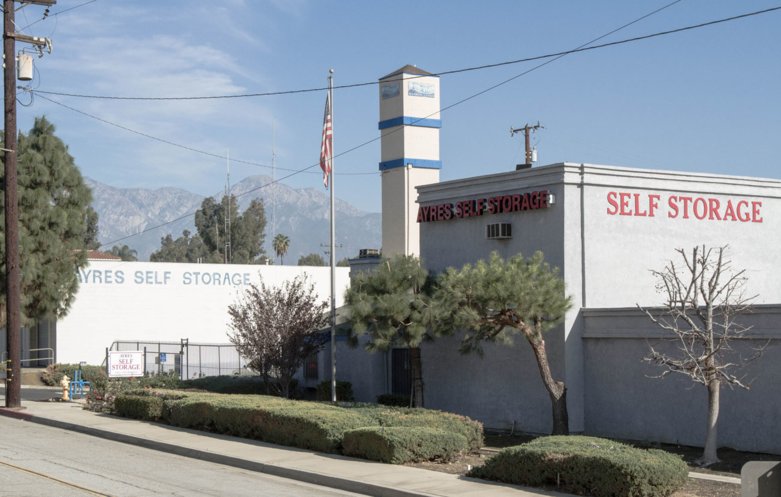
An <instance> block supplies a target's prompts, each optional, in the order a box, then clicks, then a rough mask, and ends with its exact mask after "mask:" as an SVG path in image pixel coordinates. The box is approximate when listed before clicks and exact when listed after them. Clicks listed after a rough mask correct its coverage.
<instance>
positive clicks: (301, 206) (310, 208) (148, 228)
mask: <svg viewBox="0 0 781 497" xmlns="http://www.w3.org/2000/svg"><path fill="white" fill-rule="evenodd" d="M85 181H86V182H87V184H88V185H89V187H90V188H91V189H92V196H93V201H92V207H93V208H94V209H95V211H96V212H97V213H98V219H99V221H98V228H99V235H98V237H99V240H100V243H101V244H104V245H103V247H101V248H102V249H103V250H110V249H111V247H113V246H114V245H119V246H122V245H127V246H129V247H130V248H132V249H134V250H135V251H136V252H137V254H138V260H140V261H146V260H149V255H150V254H151V253H152V252H154V251H155V250H157V249H159V248H160V240H161V238H163V237H165V236H166V235H168V234H170V235H171V236H173V237H174V238H177V237H179V236H181V234H182V231H183V230H189V231H190V232H191V233H196V232H197V230H196V229H195V211H196V210H198V209H199V208H200V206H201V202H203V200H204V198H205V197H204V196H202V195H198V194H196V193H192V192H189V191H187V190H182V189H179V188H158V189H145V188H117V187H113V186H109V185H106V184H104V183H100V182H97V181H94V180H92V179H89V178H85ZM231 193H232V194H233V195H235V196H236V197H237V199H238V201H239V210H240V211H242V212H243V211H244V209H246V208H247V206H248V205H249V204H250V202H251V201H252V200H253V199H255V198H260V199H261V200H262V201H263V205H264V206H265V209H266V236H265V243H264V248H265V251H266V254H268V255H269V257H271V258H272V259H273V260H274V261H275V262H276V263H279V260H278V258H276V255H275V254H274V251H273V249H272V248H271V241H272V240H273V238H274V236H275V235H276V234H279V233H281V234H284V235H286V236H287V237H288V238H289V239H290V246H289V248H288V252H287V254H286V255H285V256H284V258H283V262H284V263H285V264H296V262H297V261H298V259H299V257H301V256H303V255H307V254H312V253H318V254H320V255H322V256H323V259H324V260H326V262H327V261H328V255H327V251H328V244H329V239H330V237H329V232H330V222H329V197H328V194H327V191H318V190H316V189H314V188H304V189H294V188H290V187H288V186H286V185H283V184H281V183H273V184H272V181H271V178H270V177H268V176H250V177H248V178H245V179H244V180H242V181H241V182H239V183H236V184H235V185H233V186H232V187H231ZM218 200H219V199H218ZM334 209H335V211H336V259H337V260H341V259H343V258H345V257H356V256H357V255H358V251H359V250H360V249H363V248H380V239H381V235H380V233H381V218H380V214H379V213H370V212H363V211H361V210H358V209H356V208H355V207H354V206H352V205H351V204H349V203H347V202H345V201H343V200H339V199H338V198H337V199H335V201H334Z"/></svg>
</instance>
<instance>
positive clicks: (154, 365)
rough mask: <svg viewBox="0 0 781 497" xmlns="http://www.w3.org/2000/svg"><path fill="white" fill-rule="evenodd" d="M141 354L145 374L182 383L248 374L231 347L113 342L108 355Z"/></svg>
mask: <svg viewBox="0 0 781 497" xmlns="http://www.w3.org/2000/svg"><path fill="white" fill-rule="evenodd" d="M129 350H135V351H144V352H145V363H146V364H145V366H146V368H145V371H147V372H148V373H152V374H172V373H173V374H175V375H177V376H178V377H179V378H181V379H183V380H187V379H192V378H202V377H204V376H221V375H243V374H251V373H250V372H249V371H248V370H247V368H246V367H245V364H246V361H244V360H243V359H242V358H241V356H240V355H239V352H238V351H237V350H236V347H235V346H234V345H232V344H210V343H190V341H189V340H188V339H186V338H184V339H182V340H180V341H179V342H144V341H116V342H114V343H112V344H111V347H109V348H108V349H106V352H107V354H106V355H108V352H109V351H129Z"/></svg>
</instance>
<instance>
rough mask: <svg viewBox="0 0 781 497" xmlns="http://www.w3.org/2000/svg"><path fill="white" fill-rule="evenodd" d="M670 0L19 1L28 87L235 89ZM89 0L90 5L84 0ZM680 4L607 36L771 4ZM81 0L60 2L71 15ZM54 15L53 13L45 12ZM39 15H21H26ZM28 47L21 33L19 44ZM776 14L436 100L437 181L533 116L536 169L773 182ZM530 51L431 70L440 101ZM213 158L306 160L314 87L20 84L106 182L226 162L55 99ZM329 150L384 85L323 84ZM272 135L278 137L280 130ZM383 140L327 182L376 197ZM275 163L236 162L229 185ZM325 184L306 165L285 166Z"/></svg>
mask: <svg viewBox="0 0 781 497" xmlns="http://www.w3.org/2000/svg"><path fill="white" fill-rule="evenodd" d="M670 3H671V2H670V1H669V0H668V1H664V0H662V1H642V2H619V1H589V2H583V1H574V0H573V1H559V2H539V1H519V0H516V1H511V0H506V1H499V0H497V1H491V0H488V1H483V2H477V1H461V0H451V1H444V0H442V1H420V0H417V1H407V0H395V1H386V2H377V1H366V0H364V1H358V0H338V1H326V0H311V1H307V0H244V1H242V0H222V1H219V0H216V1H215V0H208V1H207V0H166V1H159V0H136V1H129V0H96V1H93V2H91V3H86V4H85V0H58V2H57V4H56V5H55V6H54V7H52V8H51V9H50V16H49V17H48V18H47V19H46V20H43V21H41V22H37V23H35V21H38V20H39V19H40V18H41V16H42V14H43V8H41V7H38V6H27V7H25V8H23V9H21V10H20V11H18V12H17V14H16V18H17V26H18V28H20V29H21V30H22V31H23V32H24V33H27V34H30V35H36V36H47V37H51V39H52V40H53V44H54V51H53V53H52V54H51V55H49V54H46V55H44V57H43V58H40V59H39V58H37V57H36V58H35V64H36V69H37V72H36V74H35V76H36V77H35V79H34V81H32V82H31V85H32V86H33V87H34V88H37V89H39V90H45V91H49V92H64V93H79V94H90V95H107V96H132V97H183V96H209V95H235V94H241V93H261V92H276V91H285V90H297V89H307V88H318V87H323V86H325V85H326V77H327V73H328V69H329V68H334V70H335V84H336V85H346V84H352V83H362V82H376V81H377V79H378V78H380V77H382V76H384V75H386V74H388V73H390V72H392V71H394V70H395V69H397V68H399V67H401V66H403V65H405V64H415V65H417V66H418V67H420V68H422V69H425V70H427V71H429V72H441V71H448V70H453V69H458V68H464V67H471V66H479V65H483V64H491V63H497V62H502V61H509V60H517V59H521V58H526V57H531V56H537V55H543V54H548V53H552V52H560V51H563V50H568V49H573V48H576V47H578V46H580V45H582V44H584V43H586V42H589V41H590V40H593V39H595V38H597V37H599V36H602V35H604V34H606V33H609V32H610V31H612V30H614V29H616V28H618V27H620V26H622V25H624V24H627V23H629V22H631V21H634V20H636V19H638V18H640V17H642V16H644V15H646V14H648V13H650V12H652V11H654V10H656V9H659V8H661V7H664V6H665V5H668V4H670ZM81 4H84V5H83V6H80V7H77V6H79V5H81ZM779 5H781V2H779V0H775V2H772V1H742V2H737V1H725V0H681V1H679V2H675V3H674V5H671V6H669V7H668V8H666V9H663V10H661V11H660V12H658V13H656V14H654V15H652V16H650V17H648V18H646V19H644V20H641V21H639V22H637V23H635V24H633V25H631V26H629V27H627V28H625V29H622V30H620V31H618V32H616V33H614V34H612V35H610V36H608V37H606V38H604V39H602V40H600V42H599V43H604V42H609V41H616V40H620V39H624V38H631V37H635V36H641V35H645V34H651V33H654V32H659V31H665V30H670V29H675V28H679V27H684V26H687V25H692V24H698V23H703V22H707V21H712V20H717V19H720V18H724V17H730V16H734V15H738V14H743V13H747V12H751V11H756V10H761V9H766V8H771V7H776V6H779ZM73 7H77V8H74V9H73V10H70V11H66V10H67V9H71V8H73ZM59 12H62V14H59V15H55V14H57V13H59ZM31 23H35V24H33V25H31V26H30V27H28V28H26V29H25V26H27V25H28V24H31ZM22 46H23V44H21V43H20V44H18V46H17V48H18V49H21V48H22ZM780 53H781V11H775V12H771V13H768V14H764V15H760V16H755V17H750V18H747V19H742V20H737V21H732V22H728V23H724V24H719V25H716V26H710V27H704V28H701V29H696V30H692V31H687V32H684V33H680V34H673V35H669V36H665V37H660V38H655V39H651V40H645V41H639V42H635V43H629V44H625V45H620V46H615V47H610V48H604V49H599V50H594V51H590V52H586V53H579V54H572V55H568V56H566V57H563V58H561V59H559V60H557V61H555V62H552V63H550V64H548V65H546V66H544V67H541V68H539V69H537V70H534V71H532V72H530V73H528V74H526V75H523V76H520V77H518V78H517V79H515V80H513V81H511V82H509V83H507V84H504V85H502V86H500V87H498V88H496V89H493V90H491V91H488V92H487V93H485V94H483V95H480V96H477V97H475V98H473V99H471V100H468V101H467V102H465V103H462V104H460V105H457V106H455V107H453V108H451V109H448V110H447V111H445V112H443V113H442V130H441V159H442V161H443V169H442V171H441V178H442V180H448V179H457V178H464V177H469V176H475V175H482V174H488V173H496V172H502V171H508V170H512V169H514V165H515V164H516V163H518V162H521V161H522V160H521V159H522V138H521V137H520V136H516V137H514V138H511V137H510V133H509V129H510V127H511V126H515V127H519V126H522V125H523V124H525V123H527V122H529V123H536V122H537V121H539V122H540V123H542V124H543V125H544V126H545V129H543V130H541V131H540V132H538V133H537V134H536V135H535V136H534V142H535V143H536V146H537V148H538V150H539V164H548V163H554V162H561V161H571V162H588V163H595V164H610V165H622V166H631V167H639V168H653V169H670V170H684V171H697V172H712V173H719V174H736V175H744V176H761V177H769V178H781V168H779V165H781V164H779V153H778V151H779V145H778V144H779V143H780V142H781V138H779V137H780V136H781V98H779V93H780V91H779V89H780V88H781V56H779V54H780ZM539 63H540V62H530V63H520V64H514V65H506V66H502V67H498V68H492V69H485V70H480V71H474V72H467V73H461V74H455V75H448V76H442V78H441V82H440V86H441V97H442V106H443V107H445V106H448V105H451V104H453V103H456V102H458V101H460V100H463V99H465V98H467V97H470V96H472V95H475V94H477V93H479V92H482V91H484V90H487V89H488V88H490V87H492V86H494V85H496V84H498V83H500V82H502V81H505V80H507V79H509V78H512V77H513V76H517V75H520V74H521V73H524V72H526V71H528V70H530V69H532V68H533V67H535V66H536V65H538V64H539ZM43 97H46V98H51V99H53V100H56V101H58V102H61V103H62V104H65V105H67V106H70V107H72V108H74V109H77V110H79V111H81V112H84V113H88V114H91V115H93V116H95V117H97V118H100V119H102V120H105V121H109V122H111V123H115V124H117V125H120V126H123V127H125V128H129V129H132V130H135V131H137V132H141V133H145V134H147V135H151V136H154V137H156V138H159V139H161V140H165V141H169V142H174V143H176V144H179V145H183V146H185V147H190V148H194V149H198V150H202V151H205V152H208V153H211V154H216V155H218V156H224V155H226V154H228V153H229V154H230V157H231V158H232V159H240V160H247V161H253V162H257V163H260V164H266V165H270V164H271V161H272V143H275V149H276V165H277V168H278V169H277V171H276V177H277V178H280V177H282V176H287V175H290V174H293V173H292V172H291V171H294V170H301V169H305V168H307V167H310V166H313V165H315V164H317V162H318V154H319V149H320V133H321V126H322V116H323V105H324V101H325V93H324V92H312V93H300V94H292V95H283V96H266V97H254V98H233V99H219V100H187V101H122V100H99V99H85V98H74V97H65V96H55V95H51V94H40V95H37V96H34V97H33V98H32V101H31V97H30V95H29V93H24V92H21V93H20V95H19V102H20V104H25V105H29V106H26V107H25V106H22V105H20V106H19V128H20V130H23V131H26V130H27V129H29V128H30V126H31V125H32V120H33V118H34V117H35V116H40V115H43V114H45V115H46V116H47V117H48V118H49V120H50V121H52V122H53V123H54V124H55V125H56V127H57V132H58V135H59V136H60V137H61V138H62V139H63V140H64V141H65V142H66V143H67V144H68V145H69V147H70V152H71V154H72V155H73V156H74V158H75V160H76V163H77V164H78V165H79V167H80V168H81V170H82V173H83V174H84V175H85V176H88V177H90V178H93V179H95V180H98V181H101V182H104V183H108V184H110V185H113V186H118V187H148V188H157V187H164V186H173V187H180V188H184V189H187V190H190V191H194V192H197V193H200V194H205V195H211V194H215V193H217V192H220V191H222V189H223V188H224V185H225V181H226V178H225V176H226V161H225V159H220V158H217V157H212V156H207V155H204V154H200V153H196V152H193V151H189V150H184V149H182V148H177V147H175V146H172V145H170V144H165V143H162V142H160V141H155V140H152V139H150V138H148V137H144V136H140V135H138V134H134V133H131V132H129V131H127V130H124V129H120V128H117V127H115V126H111V125H109V124H106V123H105V122H102V121H99V120H96V119H94V118H90V117H87V116H85V115H83V114H79V113H77V112H75V111H74V110H71V109H67V108H64V107H61V106H59V105H55V104H53V103H51V102H49V101H47V100H45V99H44V98H43ZM334 101H335V110H334V145H335V150H336V153H337V154H338V153H340V152H344V151H345V150H347V149H350V148H353V147H355V146H357V145H360V144H362V143H364V142H367V141H369V140H372V139H375V138H378V137H379V131H378V130H377V121H378V106H379V103H378V102H379V99H378V90H377V87H376V86H374V85H372V86H365V87H358V88H352V89H342V90H337V91H336V92H335V97H334ZM272 129H273V130H274V132H273V133H272ZM379 157H380V148H379V141H375V142H373V143H370V144H368V145H366V146H364V147H362V148H359V149H357V150H355V151H353V152H350V153H348V154H345V155H344V156H342V157H338V158H337V159H336V172H337V176H336V181H335V182H336V195H337V196H338V197H340V198H343V199H344V200H347V201H348V202H351V203H353V204H354V205H356V206H357V207H359V208H361V209H364V210H368V211H374V212H378V211H379V210H380V178H379V173H378V166H377V164H378V162H379ZM255 174H265V175H270V174H271V169H270V168H269V167H260V166H252V165H246V164H241V163H239V162H235V161H232V162H231V180H232V182H237V181H239V180H240V179H242V178H244V177H246V176H249V175H255ZM282 181H283V182H284V183H285V184H288V185H290V186H292V187H296V188H300V187H311V188H319V189H322V188H323V187H322V182H321V181H322V178H321V175H320V174H319V169H318V168H317V167H314V168H310V169H309V170H308V172H305V173H301V174H294V175H293V176H290V177H289V178H286V179H283V180H282Z"/></svg>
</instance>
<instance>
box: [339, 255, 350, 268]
mask: <svg viewBox="0 0 781 497" xmlns="http://www.w3.org/2000/svg"><path fill="white" fill-rule="evenodd" d="M336 265H337V266H339V267H350V259H348V258H347V257H345V258H344V259H342V260H341V261H338V262H337V263H336Z"/></svg>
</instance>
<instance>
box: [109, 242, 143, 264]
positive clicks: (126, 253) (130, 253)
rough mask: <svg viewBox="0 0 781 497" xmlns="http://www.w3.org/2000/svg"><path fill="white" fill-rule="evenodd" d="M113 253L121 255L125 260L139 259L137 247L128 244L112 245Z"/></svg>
mask: <svg viewBox="0 0 781 497" xmlns="http://www.w3.org/2000/svg"><path fill="white" fill-rule="evenodd" d="M111 253H112V254H113V255H116V256H118V257H121V258H122V260H123V261H137V260H138V252H136V250H135V249H132V248H130V247H128V246H127V245H122V246H121V247H120V246H119V245H114V246H113V247H111Z"/></svg>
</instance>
